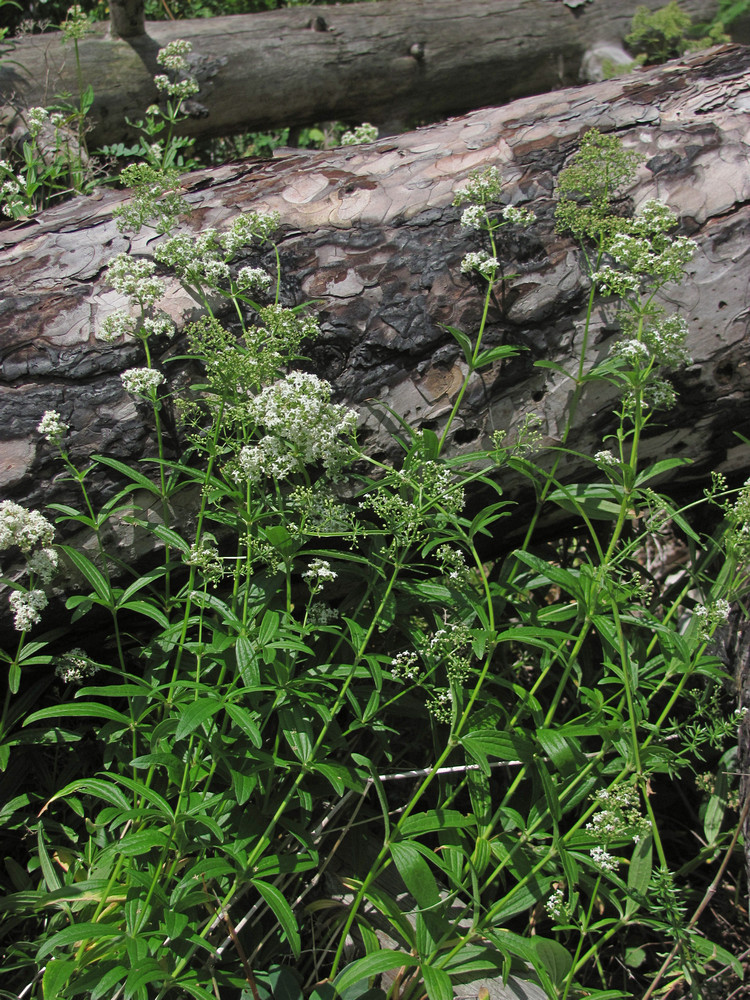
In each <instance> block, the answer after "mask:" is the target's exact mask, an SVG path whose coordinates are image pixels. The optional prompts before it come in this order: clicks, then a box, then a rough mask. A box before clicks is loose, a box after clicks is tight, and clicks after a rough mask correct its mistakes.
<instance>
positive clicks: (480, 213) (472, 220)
mask: <svg viewBox="0 0 750 1000" xmlns="http://www.w3.org/2000/svg"><path fill="white" fill-rule="evenodd" d="M486 224H487V210H486V209H485V207H484V206H483V205H469V207H468V208H465V209H464V210H463V212H462V213H461V225H462V226H464V227H465V228H466V229H484V228H485V227H486Z"/></svg>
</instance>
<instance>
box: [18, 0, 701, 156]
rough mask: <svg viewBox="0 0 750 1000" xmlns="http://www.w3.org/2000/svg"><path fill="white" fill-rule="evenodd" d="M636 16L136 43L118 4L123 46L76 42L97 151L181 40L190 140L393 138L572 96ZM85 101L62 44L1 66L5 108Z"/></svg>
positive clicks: (542, 8) (489, 9) (396, 18)
mask: <svg viewBox="0 0 750 1000" xmlns="http://www.w3.org/2000/svg"><path fill="white" fill-rule="evenodd" d="M641 5H642V4H641ZM645 5H646V6H647V7H649V8H650V9H657V8H659V7H660V6H663V3H662V0H647V3H646V4H645ZM637 6H639V0H596V3H591V4H589V3H568V2H559V0H513V2H505V3H497V2H496V0H464V2H462V4H461V7H460V11H458V12H457V9H456V4H455V2H454V0H408V2H402V0H381V2H377V3H363V4H354V5H352V6H342V7H315V8H311V7H296V8H293V9H288V10H279V11H270V12H268V13H261V14H249V15H236V16H229V17H214V18H211V19H208V20H206V19H201V20H190V21H171V22H170V21H163V22H149V23H148V24H147V25H146V34H145V35H138V34H137V33H136V34H133V33H132V32H133V31H134V30H135V29H134V28H133V25H132V24H131V23H130V22H131V21H132V17H130V15H129V14H128V11H127V10H124V9H123V5H122V4H120V5H119V6H116V8H115V14H116V18H115V22H116V23H115V33H119V34H121V35H122V34H127V35H128V37H126V38H123V37H111V36H110V34H109V32H108V26H107V25H106V24H101V25H97V26H96V29H95V31H94V33H93V34H92V35H91V36H89V37H87V38H84V39H82V40H81V41H80V42H79V54H80V61H81V71H82V80H83V84H84V86H85V85H86V84H89V83H91V84H92V85H93V88H94V95H95V96H94V104H93V107H92V110H91V114H90V122H91V125H92V128H91V132H90V135H89V146H90V148H92V149H93V148H96V147H97V146H100V145H103V144H106V143H114V142H118V141H121V140H123V139H126V138H127V137H128V135H132V134H133V130H132V129H128V128H127V127H126V126H125V119H126V117H127V118H130V119H137V118H139V117H142V116H143V112H144V110H145V108H146V107H148V106H149V105H150V104H153V103H156V102H157V101H158V98H159V95H158V93H157V91H156V88H155V87H154V83H153V77H154V75H155V74H156V73H160V72H162V71H163V70H162V68H161V67H159V66H158V64H157V63H156V53H157V51H158V50H159V48H161V47H163V46H165V45H166V44H167V43H168V42H170V41H173V40H174V39H176V38H185V39H187V40H188V41H190V42H192V44H193V49H194V52H193V55H192V57H191V68H192V70H193V71H194V73H195V75H196V76H197V78H198V80H199V82H200V86H201V89H200V93H199V94H198V95H197V98H196V100H195V101H194V102H193V103H192V105H191V107H192V117H191V118H190V120H189V121H188V122H186V123H185V125H184V126H183V132H184V134H188V135H201V136H222V135H228V134H231V133H234V132H238V131H249V130H262V129H269V128H274V127H279V126H282V125H289V126H303V125H309V124H312V123H314V122H320V121H324V120H328V119H341V120H344V121H347V122H351V123H354V124H356V123H359V122H361V121H364V120H368V121H371V122H374V123H376V124H378V125H380V126H381V127H383V128H384V130H387V131H388V130H390V131H397V130H403V128H404V127H406V125H408V124H410V123H414V122H429V121H435V120H436V119H438V118H441V117H444V116H446V115H450V114H461V113H463V112H466V111H469V110H471V109H472V108H477V107H481V106H483V105H492V104H499V103H501V102H503V101H507V100H511V99H513V98H517V97H521V96H525V95H529V94H538V93H542V92H543V91H546V90H551V89H553V88H555V87H560V86H562V85H569V84H573V83H576V82H577V81H578V79H579V73H580V70H581V65H582V62H583V60H584V56H585V54H586V52H587V51H588V50H591V49H592V48H593V47H595V46H598V45H601V44H605V43H617V44H620V43H621V42H622V39H623V38H624V36H625V35H626V34H627V32H628V30H629V27H630V22H631V19H632V16H633V13H634V11H635V9H636V7H637ZM682 6H683V8H684V9H685V10H686V12H687V13H689V14H690V15H691V16H692V17H693V18H694V19H695V20H707V19H710V18H711V17H712V16H713V15H714V14H715V13H716V10H717V3H716V2H715V0H684V2H683V4H682ZM128 10H129V8H128ZM130 13H131V14H132V11H131V12H130ZM129 18H130V20H129ZM78 88H79V81H78V76H77V67H76V60H75V58H74V52H73V46H72V43H70V42H68V43H64V42H62V41H61V38H60V35H59V34H58V33H55V34H44V35H37V36H29V37H27V38H23V39H20V40H19V41H18V42H17V43H16V44H15V46H14V47H13V50H12V51H11V52H10V54H9V55H8V56H7V57H6V58H4V59H3V60H2V61H1V62H0V95H2V98H0V103H4V104H6V105H9V104H13V105H15V106H16V107H17V108H24V107H25V108H29V107H34V106H47V105H49V104H50V103H51V102H53V101H54V98H55V95H56V94H59V93H61V92H67V93H70V94H73V95H76V94H77V93H78ZM0 121H4V122H5V127H6V128H7V127H10V128H13V127H14V124H17V123H18V118H17V116H16V115H15V112H13V110H12V109H8V108H6V111H5V113H4V114H0ZM404 123H406V125H405V124H404Z"/></svg>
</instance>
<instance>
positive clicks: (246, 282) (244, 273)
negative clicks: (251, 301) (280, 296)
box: [237, 267, 272, 292]
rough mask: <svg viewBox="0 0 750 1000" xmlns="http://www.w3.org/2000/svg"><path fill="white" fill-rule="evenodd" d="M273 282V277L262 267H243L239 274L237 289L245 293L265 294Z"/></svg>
mask: <svg viewBox="0 0 750 1000" xmlns="http://www.w3.org/2000/svg"><path fill="white" fill-rule="evenodd" d="M271 281H272V278H271V275H270V274H269V273H268V272H267V271H264V270H263V268H262V267H241V268H240V270H239V271H238V273H237V287H238V288H239V289H241V290H242V291H243V292H264V291H265V290H266V289H267V288H269V287H270V285H271Z"/></svg>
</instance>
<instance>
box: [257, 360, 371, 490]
mask: <svg viewBox="0 0 750 1000" xmlns="http://www.w3.org/2000/svg"><path fill="white" fill-rule="evenodd" d="M247 410H248V415H249V417H250V419H252V420H254V421H255V422H256V424H257V425H258V426H259V427H261V428H263V429H264V430H265V432H266V435H265V437H263V438H261V440H260V441H259V442H258V444H257V445H255V446H249V445H246V446H245V447H244V448H243V449H242V451H241V452H240V455H239V466H240V468H241V470H242V472H243V473H244V475H245V476H246V477H247V478H248V479H249V480H251V481H257V480H258V479H260V478H261V477H262V476H270V477H272V478H275V479H284V478H286V476H288V475H290V474H291V473H293V472H295V471H298V470H301V469H302V468H303V466H305V465H313V464H316V463H320V464H321V465H323V466H324V468H325V469H326V472H327V473H328V474H329V475H336V474H337V473H338V472H340V470H341V469H342V468H343V466H344V465H346V464H347V462H349V461H350V460H351V458H352V457H353V449H352V444H351V439H352V436H353V434H354V431H355V428H356V426H357V414H356V412H355V411H354V410H349V409H347V408H346V407H345V406H341V405H339V404H335V403H331V386H330V385H329V383H328V382H325V381H323V380H322V379H319V378H317V376H315V375H309V374H306V373H304V372H291V373H290V374H289V375H287V376H286V377H285V378H284V379H283V380H281V381H279V382H276V383H275V384H274V385H270V386H267V387H266V388H265V389H263V390H262V392H260V393H258V395H257V396H256V397H255V398H254V399H252V400H251V401H250V402H249V404H248V407H247Z"/></svg>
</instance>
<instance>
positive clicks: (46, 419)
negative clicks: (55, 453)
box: [37, 410, 70, 444]
mask: <svg viewBox="0 0 750 1000" xmlns="http://www.w3.org/2000/svg"><path fill="white" fill-rule="evenodd" d="M69 430H70V424H66V423H65V421H64V420H63V419H62V417H61V416H60V414H59V413H58V412H57V410H45V411H44V414H43V416H42V419H41V420H40V421H39V424H38V425H37V432H38V433H39V434H41V435H42V437H45V438H46V439H47V440H48V441H51V442H52V443H53V444H59V443H60V441H61V440H62V438H63V437H65V435H66V434H67V433H68V431H69Z"/></svg>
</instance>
